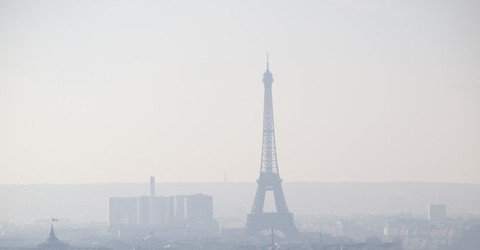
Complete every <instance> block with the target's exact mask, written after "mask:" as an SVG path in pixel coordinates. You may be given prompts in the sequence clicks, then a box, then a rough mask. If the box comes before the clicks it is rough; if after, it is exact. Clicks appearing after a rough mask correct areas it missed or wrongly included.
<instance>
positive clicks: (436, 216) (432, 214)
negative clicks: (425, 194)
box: [428, 204, 447, 220]
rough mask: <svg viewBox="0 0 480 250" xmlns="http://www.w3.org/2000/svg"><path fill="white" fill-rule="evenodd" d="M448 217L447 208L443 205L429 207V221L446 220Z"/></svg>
mask: <svg viewBox="0 0 480 250" xmlns="http://www.w3.org/2000/svg"><path fill="white" fill-rule="evenodd" d="M446 217H447V208H446V206H445V205H441V204H431V205H428V220H444V219H445V218H446Z"/></svg>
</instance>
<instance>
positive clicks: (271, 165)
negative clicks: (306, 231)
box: [246, 54, 298, 237]
mask: <svg viewBox="0 0 480 250" xmlns="http://www.w3.org/2000/svg"><path fill="white" fill-rule="evenodd" d="M272 83H273V76H272V73H271V72H270V69H269V62H268V54H267V70H266V71H265V73H264V74H263V84H264V88H265V94H264V107H263V141H262V160H261V164H260V176H259V178H258V180H257V184H258V186H257V192H256V194H255V200H254V202H253V207H252V211H251V212H250V214H249V215H247V225H246V229H247V234H249V235H252V236H253V235H256V234H258V233H260V232H262V231H264V230H271V229H276V230H279V231H281V232H282V233H283V234H285V236H287V237H292V236H296V235H297V234H298V230H297V227H296V226H295V224H294V222H293V214H292V213H290V212H289V211H288V207H287V202H286V201H285V195H284V194H283V189H282V179H280V175H279V171H278V162H277V150H276V146H275V128H274V118H273V100H272ZM266 192H273V195H274V200H275V207H276V212H264V205H265V195H266Z"/></svg>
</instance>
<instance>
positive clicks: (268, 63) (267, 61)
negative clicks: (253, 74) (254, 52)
mask: <svg viewBox="0 0 480 250" xmlns="http://www.w3.org/2000/svg"><path fill="white" fill-rule="evenodd" d="M267 70H270V69H269V63H268V52H267Z"/></svg>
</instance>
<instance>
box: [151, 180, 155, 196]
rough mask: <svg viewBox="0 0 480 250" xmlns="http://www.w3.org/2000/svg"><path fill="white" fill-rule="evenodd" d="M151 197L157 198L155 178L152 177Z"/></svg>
mask: <svg viewBox="0 0 480 250" xmlns="http://www.w3.org/2000/svg"><path fill="white" fill-rule="evenodd" d="M150 197H155V177H153V176H150Z"/></svg>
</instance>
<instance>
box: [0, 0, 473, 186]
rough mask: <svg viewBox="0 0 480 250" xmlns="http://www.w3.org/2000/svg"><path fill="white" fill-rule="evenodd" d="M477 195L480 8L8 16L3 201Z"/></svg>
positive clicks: (125, 7)
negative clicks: (358, 189) (32, 197)
mask: <svg viewBox="0 0 480 250" xmlns="http://www.w3.org/2000/svg"><path fill="white" fill-rule="evenodd" d="M267 51H268V52H270V55H271V70H272V72H273V74H274V79H275V82H274V86H273V94H274V111H275V122H276V124H275V125H276V133H277V134H276V136H277V146H278V154H279V155H278V157H279V168H280V174H281V176H282V178H283V179H284V180H286V181H301V180H310V181H448V182H469V183H480V129H479V128H480V1H478V0H472V1H459V0H452V1H438V0H435V1H433V0H432V1H422V0H415V1H413V0H412V1H404V0H398V1H381V0H378V1H357V0H350V1H347V0H344V1H175V0H171V1H63V0H61V1H60V0H58V1H2V0H0V183H45V182H49V183H86V182H146V181H148V176H150V175H155V176H156V177H157V180H158V181H168V182H177V181H180V182H183V181H221V180H222V178H223V174H224V173H226V174H227V177H228V180H229V181H254V180H255V179H256V178H257V177H258V170H259V163H260V153H261V133H262V109H263V107H262V105H263V85H262V82H261V80H262V79H261V77H262V74H263V72H264V70H265V52H267Z"/></svg>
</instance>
